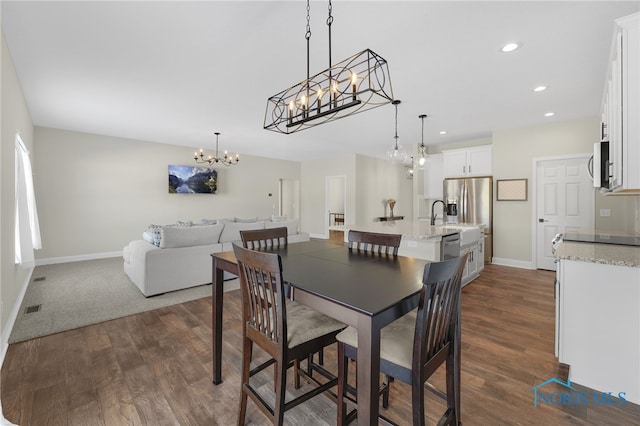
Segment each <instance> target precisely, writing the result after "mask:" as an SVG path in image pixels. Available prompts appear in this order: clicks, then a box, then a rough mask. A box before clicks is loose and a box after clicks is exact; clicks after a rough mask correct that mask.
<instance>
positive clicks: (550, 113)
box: [544, 112, 556, 117]
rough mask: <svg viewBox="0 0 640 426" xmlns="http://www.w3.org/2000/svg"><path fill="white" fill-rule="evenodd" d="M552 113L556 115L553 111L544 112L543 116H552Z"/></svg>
mask: <svg viewBox="0 0 640 426" xmlns="http://www.w3.org/2000/svg"><path fill="white" fill-rule="evenodd" d="M554 115H556V113H555V112H547V113H545V115H544V116H545V117H553V116H554Z"/></svg>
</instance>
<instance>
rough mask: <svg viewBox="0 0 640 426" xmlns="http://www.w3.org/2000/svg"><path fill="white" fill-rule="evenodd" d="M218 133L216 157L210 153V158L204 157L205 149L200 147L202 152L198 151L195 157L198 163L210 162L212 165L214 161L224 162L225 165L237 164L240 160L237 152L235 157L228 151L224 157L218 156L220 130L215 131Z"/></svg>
mask: <svg viewBox="0 0 640 426" xmlns="http://www.w3.org/2000/svg"><path fill="white" fill-rule="evenodd" d="M214 134H215V135H216V155H215V157H214V156H212V155H210V156H209V157H208V158H204V151H203V150H202V148H200V153H198V152H197V151H196V153H195V155H194V157H193V159H194V160H196V163H198V164H200V163H209V165H210V166H212V165H213V164H214V163H222V164H224V165H225V166H235V165H236V164H238V163H239V162H240V155H238V154H236V156H235V158H234V157H233V154H228V153H227V151H225V152H224V157H220V156H218V136H220V132H215V133H214Z"/></svg>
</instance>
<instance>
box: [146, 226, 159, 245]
mask: <svg viewBox="0 0 640 426" xmlns="http://www.w3.org/2000/svg"><path fill="white" fill-rule="evenodd" d="M161 230H162V226H160V225H149V227H148V228H147V230H146V231H144V232H143V233H142V239H143V240H145V241H146V242H148V243H150V244H153V245H154V246H156V247H160V239H161V238H162V234H161Z"/></svg>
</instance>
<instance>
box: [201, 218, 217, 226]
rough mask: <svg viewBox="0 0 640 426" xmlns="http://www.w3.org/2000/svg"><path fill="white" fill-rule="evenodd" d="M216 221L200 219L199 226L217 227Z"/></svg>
mask: <svg viewBox="0 0 640 426" xmlns="http://www.w3.org/2000/svg"><path fill="white" fill-rule="evenodd" d="M217 224H218V219H202V220H201V221H200V225H217Z"/></svg>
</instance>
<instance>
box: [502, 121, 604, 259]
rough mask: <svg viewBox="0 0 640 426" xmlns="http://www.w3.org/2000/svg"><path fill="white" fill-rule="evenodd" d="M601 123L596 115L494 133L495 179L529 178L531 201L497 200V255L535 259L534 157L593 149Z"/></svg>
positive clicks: (584, 151) (586, 151)
mask: <svg viewBox="0 0 640 426" xmlns="http://www.w3.org/2000/svg"><path fill="white" fill-rule="evenodd" d="M598 126H599V120H598V119H597V118H596V117H593V118H587V119H581V120H571V121H563V122H552V123H550V124H547V125H544V126H537V127H529V128H523V129H515V130H508V131H502V132H495V133H494V135H493V181H494V182H495V181H496V180H498V179H517V178H526V179H528V182H529V194H528V195H529V197H528V200H527V201H521V202H515V201H509V202H505V201H495V200H494V203H493V256H494V258H499V259H508V260H510V261H516V262H518V261H521V262H525V263H526V262H531V261H532V253H531V244H532V235H531V229H532V221H533V218H532V215H531V214H532V212H531V208H532V200H533V197H534V195H535V194H532V193H531V187H532V185H531V183H532V182H533V181H532V179H533V176H532V164H533V163H532V162H533V159H534V158H537V157H551V156H560V155H566V154H584V153H590V152H592V151H593V141H594V140H596V139H597V137H598V134H599V133H598Z"/></svg>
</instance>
